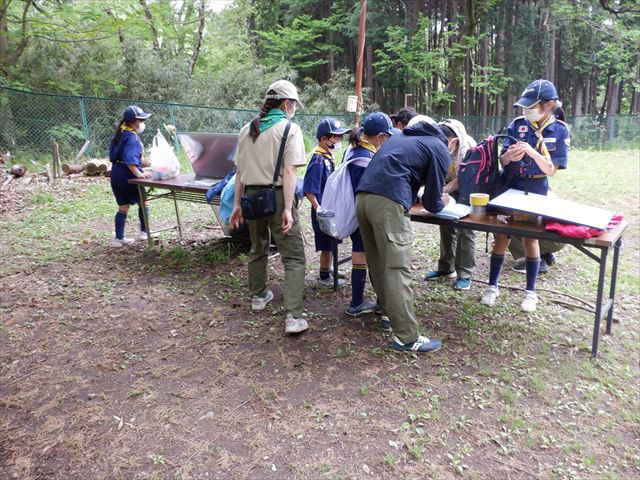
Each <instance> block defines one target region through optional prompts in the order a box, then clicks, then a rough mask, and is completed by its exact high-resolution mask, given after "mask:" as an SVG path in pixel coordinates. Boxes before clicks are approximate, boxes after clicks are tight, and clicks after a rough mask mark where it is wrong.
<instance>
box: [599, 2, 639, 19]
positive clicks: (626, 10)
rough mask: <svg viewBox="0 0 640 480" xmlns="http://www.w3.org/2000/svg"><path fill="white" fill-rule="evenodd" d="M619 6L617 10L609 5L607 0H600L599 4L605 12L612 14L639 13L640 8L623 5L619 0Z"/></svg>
mask: <svg viewBox="0 0 640 480" xmlns="http://www.w3.org/2000/svg"><path fill="white" fill-rule="evenodd" d="M620 3H621V5H620V8H618V9H617V10H616V9H615V8H613V7H611V6H609V0H600V6H601V7H602V8H604V9H605V10H606V11H607V12H610V13H613V14H614V15H616V16H617V15H622V14H624V13H640V9H634V8H631V7H623V6H622V3H623V2H620Z"/></svg>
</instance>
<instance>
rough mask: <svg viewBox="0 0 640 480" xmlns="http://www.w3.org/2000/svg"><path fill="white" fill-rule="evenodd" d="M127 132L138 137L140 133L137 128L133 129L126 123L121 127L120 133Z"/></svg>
mask: <svg viewBox="0 0 640 480" xmlns="http://www.w3.org/2000/svg"><path fill="white" fill-rule="evenodd" d="M125 130H126V131H127V132H132V133H135V134H136V135H138V131H137V130H136V129H135V128H131V127H130V126H129V125H127V124H126V123H123V124H122V125H120V131H121V132H124V131H125Z"/></svg>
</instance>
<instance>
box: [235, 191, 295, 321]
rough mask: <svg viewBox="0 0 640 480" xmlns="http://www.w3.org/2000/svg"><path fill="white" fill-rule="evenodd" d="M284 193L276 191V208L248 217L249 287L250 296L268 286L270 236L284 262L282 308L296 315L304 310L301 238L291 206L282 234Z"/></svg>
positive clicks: (261, 291)
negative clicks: (289, 220) (286, 230)
mask: <svg viewBox="0 0 640 480" xmlns="http://www.w3.org/2000/svg"><path fill="white" fill-rule="evenodd" d="M258 190H260V188H255V187H247V188H246V191H245V194H246V195H251V194H253V193H256V192H257V191H258ZM283 211H284V195H283V192H282V189H281V188H279V189H277V190H276V211H275V213H274V214H273V215H269V216H267V217H264V218H261V219H259V220H248V221H247V223H248V224H249V237H250V238H251V251H250V252H249V289H250V290H251V294H252V295H261V294H262V293H264V291H265V289H266V287H267V279H268V273H267V268H268V261H269V244H270V243H271V235H273V239H274V240H275V242H276V246H277V247H278V252H279V253H280V258H281V259H282V264H283V265H284V289H283V290H284V308H285V311H286V312H287V313H291V314H292V315H293V316H294V317H296V318H299V317H300V316H301V315H302V310H303V295H304V284H305V279H304V275H305V265H306V260H305V256H304V241H303V239H302V231H301V229H300V219H299V218H298V209H297V208H296V207H293V208H292V215H293V226H292V227H291V230H289V233H288V234H287V235H284V234H283V233H282V212H283Z"/></svg>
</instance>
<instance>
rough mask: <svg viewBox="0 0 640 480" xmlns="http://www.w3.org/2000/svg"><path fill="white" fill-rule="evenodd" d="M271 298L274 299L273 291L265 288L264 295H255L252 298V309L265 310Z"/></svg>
mask: <svg viewBox="0 0 640 480" xmlns="http://www.w3.org/2000/svg"><path fill="white" fill-rule="evenodd" d="M271 300H273V292H272V291H271V290H265V291H264V293H263V294H262V295H254V296H253V297H252V298H251V310H264V308H265V307H266V306H267V303H269V302H270V301H271Z"/></svg>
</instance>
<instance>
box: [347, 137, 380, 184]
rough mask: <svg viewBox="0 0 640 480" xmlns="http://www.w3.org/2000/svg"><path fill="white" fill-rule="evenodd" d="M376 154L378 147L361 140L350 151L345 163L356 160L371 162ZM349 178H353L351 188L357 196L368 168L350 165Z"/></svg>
mask: <svg viewBox="0 0 640 480" xmlns="http://www.w3.org/2000/svg"><path fill="white" fill-rule="evenodd" d="M375 153H376V147H375V146H374V145H372V144H371V143H369V142H367V141H366V140H360V143H359V144H358V146H357V147H354V148H352V149H351V150H349V154H348V155H347V156H345V159H344V161H348V160H351V159H354V158H368V159H369V160H371V159H372V158H373V156H374V155H375ZM347 168H348V169H349V177H350V178H351V186H352V187H353V195H355V194H356V190H357V189H358V185H360V179H361V178H362V175H363V174H364V171H365V170H366V169H367V167H361V166H360V165H349V166H348V167H347Z"/></svg>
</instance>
